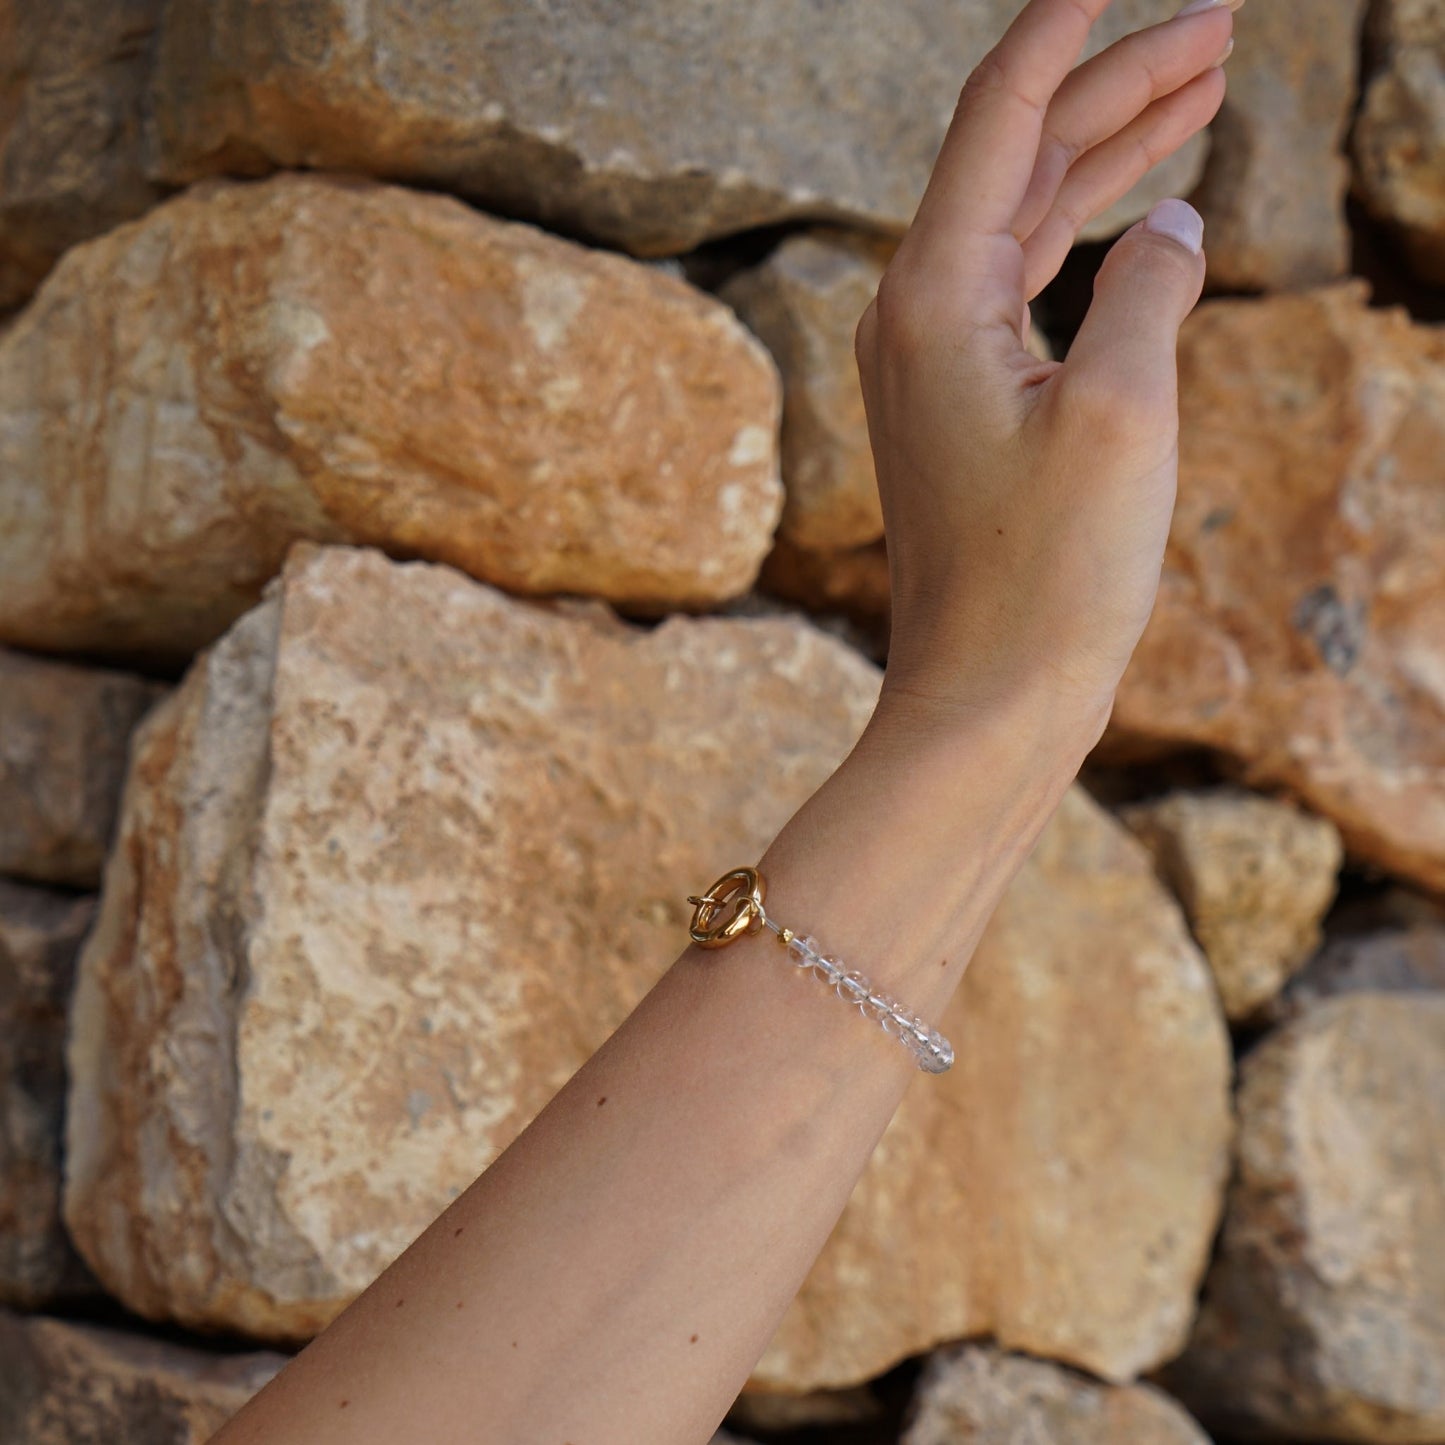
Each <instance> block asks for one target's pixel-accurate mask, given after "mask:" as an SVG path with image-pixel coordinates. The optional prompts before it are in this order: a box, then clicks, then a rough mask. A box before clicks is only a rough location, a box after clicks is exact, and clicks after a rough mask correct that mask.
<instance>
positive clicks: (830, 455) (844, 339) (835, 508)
mask: <svg viewBox="0 0 1445 1445" xmlns="http://www.w3.org/2000/svg"><path fill="white" fill-rule="evenodd" d="M894 249H895V247H894V245H893V243H892V242H890V241H881V240H879V239H877V238H876V237H867V236H860V235H858V234H856V233H852V232H848V231H840V230H835V229H829V228H819V229H817V230H813V231H804V232H800V233H798V234H797V235H794V236H791V237H789V238H788V239H787V240H785V241H784V242H783V243H782V244H781V245H780V246H779V247H778V248H777V249H776V250H775V251H774V252H773V253H772V255H770V256H769V257H768V258H767V259H766V260H765V261H763V262H762V263H760V264H759V265H757V266H754V267H753V268H752V269H750V270H747V271H744V272H741V273H740V274H739V275H737V276H734V277H733V278H731V279H730V280H729V281H728V282H727V283H726V285H724V286H723V287H722V289H721V291H720V293H719V294H720V295H721V296H722V298H723V300H724V301H726V302H727V303H728V304H729V305H730V306H732V307H733V308H734V309H735V310H736V311H737V313H738V315H739V316H741V317H742V319H743V320H744V321H745V322H747V324H748V326H749V327H750V328H751V329H752V330H753V331H754V332H756V333H757V335H758V336H759V337H761V339H762V341H763V344H764V345H765V346H766V347H767V348H768V350H769V351H770V352H771V353H772V355H773V359H774V360H775V361H776V362H777V364H778V369H779V371H780V372H781V373H782V378H783V444H782V451H783V483H784V486H785V487H786V489H787V501H786V503H785V504H784V507H783V519H782V525H781V528H780V538H781V539H782V540H783V541H786V542H788V543H791V544H793V545H794V547H796V548H799V549H806V550H807V551H808V552H810V553H819V554H825V555H826V556H827V558H828V561H829V563H830V564H831V565H828V568H827V570H828V572H829V574H830V575H834V574H836V573H838V572H845V573H846V571H847V563H846V562H842V563H839V562H837V561H835V560H834V559H836V558H841V557H847V556H849V555H851V554H852V552H853V549H857V548H860V547H862V546H863V545H864V544H866V543H869V542H876V541H877V540H878V539H879V538H880V537H882V535H883V509H882V507H881V506H880V504H879V499H878V480H877V477H876V475H875V474H874V469H873V452H872V449H871V447H870V446H869V443H868V418H867V415H866V414H865V412H864V409H863V392H862V389H861V388H860V386H859V383H858V364H857V361H856V359H855V357H854V352H853V335H854V332H855V331H856V330H857V326H858V319H859V317H860V316H862V314H863V312H864V309H865V308H866V307H867V305H868V303H869V302H870V301H871V300H872V299H873V296H874V294H875V293H876V292H877V290H878V282H879V279H880V278H881V277H882V275H883V271H884V268H885V267H886V266H887V264H888V262H889V260H890V259H891V257H892V255H893V251H894ZM1029 348H1030V350H1031V351H1033V353H1034V354H1035V355H1037V356H1040V357H1042V358H1044V359H1046V360H1047V359H1048V358H1049V356H1050V351H1049V343H1048V341H1047V339H1046V338H1045V337H1044V335H1043V333H1042V332H1041V331H1039V330H1038V328H1037V327H1034V328H1032V331H1031V334H1030V337H1029ZM821 565H823V564H822V563H821V559H820V566H821ZM885 576H886V573H885ZM833 590H835V591H838V590H840V589H839V588H838V587H837V586H836V584H835V585H834V588H833ZM851 590H852V589H850V592H851ZM870 604H871V607H872V610H873V611H874V612H879V611H886V607H887V603H886V598H885V600H884V602H883V604H882V607H881V608H880V607H879V606H878V604H877V603H876V602H873V601H872V599H871V598H869V597H867V595H866V592H865V593H864V594H863V596H861V597H860V598H859V605H860V606H862V607H865V608H866V607H869V606H870Z"/></svg>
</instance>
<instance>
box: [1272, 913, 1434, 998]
mask: <svg viewBox="0 0 1445 1445" xmlns="http://www.w3.org/2000/svg"><path fill="white" fill-rule="evenodd" d="M1427 991H1433V992H1436V993H1440V994H1442V995H1445V928H1441V927H1439V926H1438V925H1436V926H1433V927H1432V926H1430V925H1427V924H1417V925H1415V926H1414V927H1411V928H1401V929H1388V930H1382V931H1381V932H1378V933H1370V934H1365V935H1363V936H1361V937H1345V938H1336V939H1332V940H1331V941H1330V942H1329V943H1328V944H1326V945H1325V947H1324V948H1322V949H1321V950H1320V951H1319V952H1318V953H1317V954H1316V955H1315V956H1314V957H1313V958H1312V959H1310V961H1309V963H1308V964H1307V965H1306V966H1305V967H1304V968H1303V969H1301V970H1300V972H1299V973H1298V974H1296V975H1295V977H1294V978H1292V979H1291V980H1290V983H1289V987H1288V988H1287V989H1285V991H1284V993H1283V994H1281V995H1280V997H1279V998H1278V999H1276V1000H1275V1001H1274V1004H1273V1005H1272V1006H1271V1008H1270V1010H1269V1013H1268V1017H1269V1019H1270V1020H1271V1021H1272V1022H1278V1021H1282V1020H1285V1019H1291V1018H1295V1017H1297V1016H1298V1015H1299V1014H1301V1013H1303V1012H1304V1011H1305V1010H1306V1009H1308V1008H1310V1007H1311V1006H1312V1005H1314V1004H1316V1003H1318V1002H1319V1001H1320V1000H1321V999H1326V998H1333V997H1335V996H1336V995H1337V994H1349V993H1421V992H1427Z"/></svg>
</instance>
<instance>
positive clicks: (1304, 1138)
mask: <svg viewBox="0 0 1445 1445" xmlns="http://www.w3.org/2000/svg"><path fill="white" fill-rule="evenodd" d="M1239 1112H1240V1133H1239V1141H1238V1151H1237V1153H1238V1162H1237V1172H1236V1177H1235V1180H1234V1183H1233V1184H1232V1185H1231V1187H1230V1194H1229V1205H1228V1209H1227V1211H1226V1215H1225V1224H1224V1232H1223V1236H1222V1240H1221V1245H1220V1250H1219V1253H1218V1255H1217V1258H1216V1262H1215V1264H1214V1266H1213V1267H1212V1268H1211V1270H1210V1277H1209V1281H1208V1283H1207V1285H1206V1287H1205V1295H1204V1303H1203V1306H1202V1308H1201V1313H1200V1318H1199V1324H1198V1327H1197V1329H1196V1331H1195V1335H1194V1338H1193V1340H1192V1341H1191V1343H1190V1346H1189V1350H1188V1352H1187V1354H1186V1355H1185V1356H1184V1357H1183V1359H1181V1360H1180V1361H1179V1362H1178V1364H1177V1365H1176V1366H1175V1367H1173V1368H1171V1370H1170V1372H1169V1376H1168V1383H1169V1385H1170V1387H1171V1388H1174V1389H1176V1390H1177V1391H1179V1393H1181V1394H1182V1395H1183V1397H1184V1399H1185V1401H1186V1402H1188V1403H1193V1404H1194V1406H1195V1408H1196V1410H1197V1411H1198V1412H1199V1413H1200V1415H1201V1417H1202V1418H1203V1419H1204V1420H1205V1423H1206V1424H1216V1425H1217V1426H1218V1427H1219V1429H1220V1430H1221V1431H1222V1432H1226V1433H1235V1432H1238V1433H1241V1434H1242V1433H1252V1434H1267V1435H1268V1436H1269V1437H1270V1438H1272V1439H1285V1440H1308V1441H1318V1440H1338V1441H1361V1442H1365V1441H1368V1442H1372V1445H1424V1442H1430V1441H1438V1440H1442V1439H1445V1252H1442V1250H1441V1248H1440V1241H1441V1239H1442V1238H1445V1190H1442V1189H1441V1187H1440V1161H1441V1159H1445V996H1434V995H1417V996H1414V997H1403V996H1387V995H1380V994H1355V995H1352V996H1349V997H1344V998H1336V999H1331V1000H1328V1001H1327V1002H1325V1003H1322V1004H1320V1005H1319V1006H1318V1007H1317V1008H1314V1009H1311V1010H1310V1011H1309V1012H1307V1013H1306V1014H1305V1015H1304V1016H1303V1017H1302V1018H1300V1019H1298V1020H1297V1021H1296V1022H1295V1023H1293V1024H1291V1025H1289V1026H1288V1027H1287V1028H1285V1029H1282V1030H1281V1031H1279V1032H1278V1033H1276V1034H1273V1035H1271V1036H1270V1037H1268V1038H1267V1039H1265V1041H1264V1042H1263V1043H1262V1044H1260V1045H1259V1047H1258V1048H1257V1049H1255V1050H1254V1051H1253V1052H1252V1053H1251V1054H1250V1055H1249V1056H1248V1057H1247V1058H1246V1059H1245V1061H1244V1064H1243V1068H1242V1083H1241V1089H1240V1095H1239Z"/></svg>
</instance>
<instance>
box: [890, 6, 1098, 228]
mask: <svg viewBox="0 0 1445 1445" xmlns="http://www.w3.org/2000/svg"><path fill="white" fill-rule="evenodd" d="M1109 3H1110V0H1029V3H1028V4H1027V5H1025V6H1024V8H1023V9H1022V10H1021V11H1020V12H1019V13H1018V15H1017V16H1016V17H1015V18H1014V22H1013V24H1012V25H1010V26H1009V28H1008V29H1007V30H1006V31H1005V32H1004V35H1003V38H1002V39H1001V40H1000V41H999V42H998V44H997V45H995V46H994V48H993V49H992V50H991V51H989V53H988V54H987V55H985V56H984V58H983V59H982V60H981V61H979V63H978V65H977V66H976V67H975V68H974V70H973V73H972V74H971V75H970V76H969V77H968V79H967V81H966V82H965V83H964V86H963V91H962V93H961V94H960V95H959V98H958V105H957V107H956V109H955V110H954V113H953V120H952V122H951V123H950V125H949V127H948V133H947V135H945V136H944V138H943V146H942V148H941V149H940V150H939V153H938V159H937V160H936V161H935V162H934V166H933V174H932V175H931V176H930V177H929V180H928V186H927V189H926V190H925V191H924V194H923V199H922V201H920V202H919V206H918V212H917V214H916V215H915V216H914V219H913V226H912V228H911V229H913V230H914V231H919V230H920V229H921V231H922V233H923V234H922V236H920V237H919V238H918V240H916V241H915V245H917V244H918V242H919V241H926V240H927V238H928V237H929V235H930V234H941V235H944V236H947V237H948V238H949V249H950V250H952V251H956V248H957V241H958V238H959V237H960V236H962V235H964V234H983V235H1001V234H1004V233H1008V232H1011V230H1012V227H1013V221H1014V217H1015V215H1017V213H1018V209H1019V207H1020V205H1022V204H1023V199H1024V195H1025V194H1026V192H1027V191H1028V186H1029V179H1030V177H1031V176H1032V175H1033V169H1034V162H1035V160H1036V159H1037V157H1038V152H1039V141H1040V138H1041V137H1042V135H1043V125H1044V114H1045V112H1046V111H1047V110H1048V106H1049V101H1050V100H1051V99H1052V98H1053V94H1054V92H1055V91H1056V90H1057V89H1058V88H1059V86H1060V85H1062V84H1063V82H1064V79H1065V77H1066V76H1067V75H1068V74H1069V72H1070V71H1071V70H1072V69H1073V68H1074V65H1075V64H1076V63H1077V61H1078V59H1079V56H1080V54H1081V53H1082V52H1083V49H1084V45H1085V43H1086V42H1087V40H1088V38H1089V28H1090V26H1092V25H1093V23H1094V21H1095V20H1097V19H1098V18H1099V16H1100V15H1102V14H1103V13H1104V11H1105V10H1107V9H1108V7H1109Z"/></svg>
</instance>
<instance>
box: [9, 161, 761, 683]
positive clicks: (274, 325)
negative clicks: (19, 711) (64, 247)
mask: <svg viewBox="0 0 1445 1445" xmlns="http://www.w3.org/2000/svg"><path fill="white" fill-rule="evenodd" d="M779 406H780V401H779V396H778V383H777V376H776V372H775V369H774V367H773V365H772V363H771V361H770V360H769V359H768V357H767V355H766V353H765V352H764V350H763V348H762V347H761V346H760V345H759V344H758V343H757V342H756V340H755V339H754V338H753V337H752V336H750V335H749V334H748V332H747V330H746V329H745V328H744V327H743V326H742V325H740V324H739V322H738V321H737V318H736V317H735V316H734V315H733V314H732V312H731V311H730V310H729V309H728V308H727V307H726V306H724V305H722V303H720V302H718V301H715V300H713V299H712V298H711V297H707V296H703V295H702V294H701V293H700V292H697V291H695V290H694V289H693V288H691V287H689V286H688V285H686V284H685V283H684V282H681V281H678V280H676V279H675V278H673V277H671V276H666V275H663V274H662V273H661V272H659V271H658V270H656V269H655V268H652V267H647V266H640V265H638V264H637V263H636V262H632V261H628V260H625V259H623V258H621V257H618V256H612V255H605V254H602V253H599V252H593V251H588V250H585V249H583V248H582V247H579V246H576V245H573V244H572V243H571V242H568V241H562V240H559V239H557V238H556V237H552V236H547V235H544V234H543V233H541V232H539V231H537V230H535V229H534V228H532V227H530V226H522V225H517V224H513V223H508V222H501V221H496V220H492V219H490V218H488V217H486V216H482V215H480V214H478V213H477V212H474V211H471V210H469V209H468V208H467V207H465V206H463V205H462V204H460V203H459V202H457V201H454V200H451V199H449V198H446V197H442V196H433V195H420V194H415V193H411V192H407V191H403V190H399V189H397V188H395V187H389V186H374V185H371V184H369V183H362V182H342V181H337V180H327V179H319V178H315V177H298V176H283V177H277V178H275V179H273V180H271V181H267V182H264V183H262V184H260V185H256V186H237V185H225V184H220V185H212V186H206V187H201V188H198V189H196V190H193V191H191V192H188V193H187V194H185V195H183V196H181V197H178V198H177V199H175V200H173V201H171V202H169V203H168V204H166V205H164V206H162V207H159V208H158V209H157V210H155V211H153V212H152V213H151V214H150V215H148V216H147V217H145V218H144V219H143V220H141V221H138V222H135V223H133V224H132V225H130V226H126V227H122V228H121V229H120V230H119V231H116V232H113V233H111V234H110V235H108V236H104V237H101V238H100V239H99V240H96V241H93V242H90V243H88V244H87V245H85V246H82V247H79V248H77V249H76V250H74V251H72V252H71V253H70V254H69V255H68V256H67V257H66V258H65V260H64V262H63V263H62V264H61V265H60V266H59V267H58V268H57V270H56V271H55V273H54V274H53V275H52V276H51V277H50V279H49V281H48V282H47V283H46V285H45V287H44V289H43V290H42V291H41V293H40V294H39V295H38V296H37V297H36V299H35V301H34V303H33V304H32V305H31V306H30V307H29V308H27V310H26V311H25V312H24V313H23V314H22V315H21V316H20V318H19V319H18V320H17V321H16V323H15V325H14V326H13V327H12V328H11V329H10V330H9V331H8V332H7V333H6V334H5V335H4V336H3V338H0V572H3V574H4V576H5V588H4V591H3V594H0V638H4V639H8V640H10V641H12V642H19V643H22V644H25V645H29V646H33V647H36V648H38V649H42V650H66V649H86V650H89V651H104V652H107V653H111V654H124V653H147V652H155V653H162V654H167V655H171V656H188V655H189V654H190V652H192V651H193V650H194V649H195V648H196V647H197V646H198V645H200V644H202V643H204V642H207V641H209V640H211V639H212V638H214V637H215V636H217V635H218V634H219V633H220V632H221V631H222V630H224V628H225V627H226V626H227V625H228V624H229V623H230V622H231V621H232V620H234V619H235V617H237V616H238V615H239V614H240V613H241V612H242V611H244V610H245V609H246V608H247V607H249V606H251V605H252V604H253V603H254V602H255V600H256V598H257V596H258V594H259V592H260V589H261V587H262V585H263V584H264V583H265V581H266V580H267V578H268V577H270V576H271V575H273V574H274V572H275V571H276V569H277V568H278V567H279V565H280V561H281V559H282V557H283V556H284V554H285V550H286V548H287V546H288V545H289V544H290V543H291V542H292V541H293V540H294V539H296V538H298V537H304V538H311V539H313V540H319V541H333V540H351V541H360V542H365V543H368V544H371V545H376V546H381V547H385V548H387V549H388V550H391V551H395V552H400V553H404V554H408V555H424V556H427V557H431V558H435V559H438V560H442V561H446V562H450V563H452V564H454V565H456V566H459V567H461V568H462V569H463V570H465V571H469V572H471V573H473V574H475V575H478V576H482V577H485V578H486V579H487V580H489V581H492V582H494V583H496V584H497V585H499V586H503V587H507V588H510V589H513V590H516V591H521V592H538V593H545V592H554V591H556V592H580V593H588V594H597V595H602V596H606V597H608V598H609V599H612V600H616V601H620V602H628V603H633V604H636V605H638V606H639V607H641V608H644V609H647V608H659V607H660V608H663V609H666V608H667V607H669V606H691V605H706V604H708V603H710V602H714V601H716V600H718V599H721V598H725V597H730V596H733V595H734V594H736V593H738V592H741V591H743V590H745V589H746V587H747V586H748V585H749V584H750V582H751V581H752V579H753V577H754V575H755V574H756V572H757V569H758V565H759V563H760V561H761V559H762V557H763V554H764V553H765V552H766V550H767V547H768V545H769V542H770V540H771V537H772V532H773V529H774V526H775V525H776V522H777V518H778V514H779V511H780V509H781V505H782V487H781V483H780V480H779V478H778V474H777V473H778V462H777V438H776V430H777V425H778V414H779Z"/></svg>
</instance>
